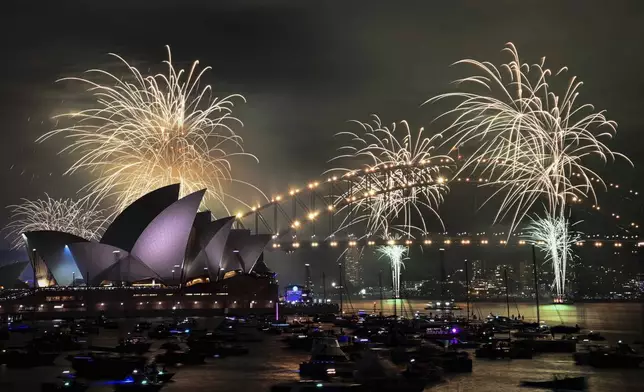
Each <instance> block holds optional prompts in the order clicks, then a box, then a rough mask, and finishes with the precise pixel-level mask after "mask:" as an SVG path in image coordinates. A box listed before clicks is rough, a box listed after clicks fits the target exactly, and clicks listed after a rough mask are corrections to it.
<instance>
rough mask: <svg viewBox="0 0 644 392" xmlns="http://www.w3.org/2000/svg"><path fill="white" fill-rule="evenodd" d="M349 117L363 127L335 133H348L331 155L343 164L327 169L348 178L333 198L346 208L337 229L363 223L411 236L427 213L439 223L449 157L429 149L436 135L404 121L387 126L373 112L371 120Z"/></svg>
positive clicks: (369, 230)
mask: <svg viewBox="0 0 644 392" xmlns="http://www.w3.org/2000/svg"><path fill="white" fill-rule="evenodd" d="M354 122H356V123H357V124H360V126H361V128H362V130H363V132H361V133H360V134H357V133H354V132H340V133H338V134H337V135H338V136H349V137H350V139H351V140H350V144H348V145H345V146H343V147H341V148H340V149H339V151H340V154H339V155H338V156H336V157H335V158H333V159H331V161H338V160H342V161H345V162H346V164H347V166H348V167H339V168H334V169H331V170H329V172H335V173H341V176H340V179H341V180H343V181H344V182H346V183H347V184H348V185H347V186H348V189H347V191H346V192H342V194H340V195H338V198H337V200H336V201H335V204H336V205H339V204H343V207H341V208H340V209H339V210H338V212H340V211H343V210H344V211H345V212H346V217H345V218H344V220H343V222H342V224H341V226H340V229H339V230H344V229H346V228H348V227H350V226H353V225H357V224H364V225H365V226H366V236H372V235H382V236H387V235H389V234H391V233H396V232H397V233H399V234H404V235H407V236H410V237H413V234H412V233H413V232H421V233H423V234H424V233H426V232H427V224H426V221H425V215H427V213H430V214H433V215H434V216H435V217H436V218H437V219H438V221H440V223H441V225H442V220H441V219H440V215H439V213H438V207H439V206H440V204H441V203H442V201H443V197H444V195H445V194H446V193H447V192H448V190H449V188H448V187H447V185H446V184H445V181H444V178H443V177H442V176H441V170H444V169H445V168H447V167H449V166H450V163H451V162H452V160H451V158H450V157H449V156H446V155H435V154H434V149H435V146H434V144H435V142H436V141H437V140H438V139H439V138H440V135H434V136H432V137H427V136H425V134H424V129H423V128H420V130H419V131H417V132H413V131H412V130H411V129H410V127H409V124H408V123H407V122H406V121H401V122H400V123H399V124H400V126H399V127H397V124H396V123H394V124H392V125H391V127H386V126H383V125H382V123H381V121H380V119H379V118H378V117H377V116H374V120H373V122H371V123H363V122H358V121H354ZM356 167H361V169H358V170H356Z"/></svg>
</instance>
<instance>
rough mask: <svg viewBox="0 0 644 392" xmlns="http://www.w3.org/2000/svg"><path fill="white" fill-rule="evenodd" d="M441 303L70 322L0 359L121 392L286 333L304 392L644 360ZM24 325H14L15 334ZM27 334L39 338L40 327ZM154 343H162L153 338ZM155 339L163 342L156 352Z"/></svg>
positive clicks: (556, 330)
mask: <svg viewBox="0 0 644 392" xmlns="http://www.w3.org/2000/svg"><path fill="white" fill-rule="evenodd" d="M442 306H449V307H450V309H449V310H448V311H439V310H438V308H436V307H434V308H432V312H431V313H429V314H420V313H418V312H417V313H415V314H413V315H411V316H410V317H398V316H394V317H382V316H380V315H370V314H365V313H360V314H358V315H350V316H349V315H342V316H337V315H311V316H301V317H296V318H294V319H292V320H290V322H286V320H277V321H276V320H271V319H270V318H257V317H254V318H251V319H245V318H240V317H233V316H229V317H225V318H224V319H222V320H221V323H220V324H219V325H218V326H217V327H216V328H215V329H213V330H205V329H199V328H198V324H197V322H196V321H195V320H194V319H183V320H174V321H172V322H166V323H160V324H157V325H152V324H151V323H149V322H145V321H142V322H139V323H137V324H136V326H135V327H134V329H133V330H132V331H131V332H129V333H127V334H126V335H125V337H124V338H122V339H120V340H119V341H118V343H117V344H116V345H115V346H95V345H91V344H86V343H87V342H86V341H85V340H83V339H85V338H87V337H88V336H89V335H92V334H97V333H99V330H100V328H106V327H107V328H114V325H115V324H116V325H117V328H118V323H117V322H115V321H113V320H108V319H105V318H99V319H98V320H96V321H74V320H68V321H64V322H60V323H58V324H57V325H55V327H54V329H53V330H48V331H42V333H40V335H38V336H34V338H33V339H32V340H31V342H30V343H29V344H27V345H26V346H24V347H20V348H11V347H7V348H4V349H2V350H0V364H6V365H7V366H8V367H34V366H48V365H51V364H52V363H53V362H54V361H55V360H56V359H57V358H58V357H59V356H60V354H61V352H65V351H67V352H72V353H70V354H69V355H67V356H65V357H64V359H66V360H67V361H68V363H69V366H70V369H71V370H70V371H67V372H65V373H64V374H63V375H61V376H60V377H59V378H58V379H57V380H56V381H55V382H53V383H52V382H49V383H45V384H43V385H42V390H43V391H56V390H68V391H69V390H71V391H84V390H85V389H87V388H88V387H89V386H91V385H94V384H96V383H103V384H104V385H110V386H112V388H113V389H114V390H115V391H158V390H160V389H162V388H163V387H164V386H165V385H166V383H168V382H171V381H172V379H173V376H174V374H175V373H174V372H172V371H168V369H167V368H166V367H165V366H170V367H172V366H176V365H184V366H192V365H199V364H203V363H206V362H207V361H212V360H218V359H221V358H226V357H231V356H243V355H248V354H249V349H248V347H246V346H245V345H244V344H245V343H250V342H261V341H262V340H264V339H265V336H266V335H281V336H280V337H279V338H278V339H280V340H281V342H282V343H283V345H284V347H285V348H287V349H290V350H301V351H303V352H309V353H310V357H309V359H308V360H306V361H303V362H302V363H301V364H300V365H299V376H300V378H301V380H302V382H296V383H284V384H279V385H276V386H274V387H273V389H272V390H273V391H276V392H285V391H305V390H310V388H311V386H314V387H315V390H319V391H331V390H333V391H344V390H356V391H376V392H378V391H385V392H388V391H403V392H406V391H410V392H411V391H422V390H423V389H424V388H426V387H427V386H430V385H433V384H436V383H439V382H441V381H442V380H444V378H445V377H446V376H447V375H449V374H454V373H469V372H472V370H473V357H475V358H477V359H479V360H497V359H505V360H530V359H532V358H533V357H534V356H537V355H539V354H540V353H572V356H573V360H574V361H575V363H576V364H578V365H581V366H592V367H597V368H637V367H640V366H641V365H642V363H644V356H643V355H641V354H639V353H637V352H636V351H635V350H634V349H633V348H632V347H631V346H629V345H627V344H625V343H623V342H619V343H618V344H617V345H615V346H609V345H607V344H605V339H604V337H603V336H601V335H600V334H599V333H597V332H593V331H589V332H583V331H582V328H581V327H579V326H574V327H573V326H564V325H558V326H553V327H548V326H546V325H545V324H537V323H528V322H524V321H523V320H519V319H518V318H507V317H502V316H494V315H490V316H488V317H487V318H485V319H482V320H481V319H478V320H467V319H463V318H460V317H456V316H455V315H454V314H453V312H452V311H451V310H452V309H453V306H455V305H453V304H452V303H450V302H447V303H443V304H442ZM24 330H25V329H21V328H14V330H13V331H10V333H14V332H16V333H23V332H24ZM29 330H30V331H31V332H33V333H34V335H35V330H36V328H35V327H31V328H30V329H29ZM146 333H147V336H144V335H145V334H146ZM556 335H560V336H559V337H558V338H557V337H556ZM272 339H275V338H272ZM158 340H161V342H160V344H158V343H155V341H158ZM153 345H154V347H157V348H156V349H155V350H154V351H155V352H154V353H153V354H150V350H151V348H152V347H153ZM82 347H86V351H81V348H82ZM465 350H470V351H465ZM149 354H150V355H149ZM522 386H525V387H538V388H550V389H568V390H583V389H585V386H586V379H585V378H583V377H572V378H570V377H568V378H566V377H563V378H561V377H555V378H554V379H552V380H527V381H524V382H523V383H522ZM580 388H581V389H580Z"/></svg>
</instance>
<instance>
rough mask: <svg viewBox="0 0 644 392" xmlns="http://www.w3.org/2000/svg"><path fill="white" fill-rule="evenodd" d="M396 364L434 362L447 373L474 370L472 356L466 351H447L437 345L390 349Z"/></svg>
mask: <svg viewBox="0 0 644 392" xmlns="http://www.w3.org/2000/svg"><path fill="white" fill-rule="evenodd" d="M390 356H391V359H392V361H393V362H394V363H395V364H406V363H415V364H426V363H428V364H432V365H435V366H439V367H441V368H442V369H443V370H444V371H445V372H446V373H468V372H472V358H470V355H469V354H468V353H467V352H465V351H445V350H443V349H440V348H438V347H436V346H432V345H423V346H420V347H415V348H411V349H408V348H404V347H396V348H394V349H391V350H390Z"/></svg>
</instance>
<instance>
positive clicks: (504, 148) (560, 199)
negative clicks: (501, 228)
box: [428, 43, 630, 231]
mask: <svg viewBox="0 0 644 392" xmlns="http://www.w3.org/2000/svg"><path fill="white" fill-rule="evenodd" d="M505 51H507V52H508V53H510V55H511V56H512V61H510V62H509V63H507V64H503V65H501V66H500V67H496V66H494V65H493V64H491V63H488V62H478V61H475V60H462V61H459V62H458V64H468V65H472V66H474V67H475V69H476V70H477V71H478V74H476V75H474V76H470V77H466V78H463V79H460V80H457V83H458V84H465V85H474V86H477V87H479V88H481V87H482V88H483V89H484V90H485V93H483V94H480V93H477V92H454V93H448V94H443V95H439V96H437V97H435V98H432V99H430V100H429V101H428V102H431V101H436V100H441V99H446V98H450V97H455V98H458V99H460V103H459V104H458V105H457V106H456V107H455V108H453V109H451V110H449V111H448V112H446V113H445V114H444V115H448V114H452V115H456V120H454V121H453V122H452V123H451V124H450V125H449V127H448V129H447V130H446V132H449V133H451V135H450V136H449V137H448V138H447V139H446V142H445V143H449V144H450V145H452V146H454V147H461V146H463V145H467V144H470V143H477V144H478V146H477V147H476V150H475V152H474V153H473V154H472V156H471V157H470V158H469V159H467V161H466V162H465V164H464V165H463V167H462V169H461V170H473V171H478V172H480V173H482V174H485V175H487V176H488V177H490V181H489V182H487V183H485V184H484V185H483V186H494V187H497V188H498V189H497V190H496V191H495V192H494V193H493V195H492V196H491V197H490V198H495V197H499V196H500V197H502V201H501V206H500V208H499V210H498V213H497V215H496V218H495V221H497V222H498V221H499V220H502V219H504V218H506V217H507V216H511V218H512V222H511V230H510V231H513V230H514V229H516V227H517V225H519V224H520V222H521V221H522V220H523V218H524V217H525V215H526V214H527V213H528V212H529V211H530V209H531V208H533V206H535V204H536V203H537V202H538V201H539V200H543V199H545V200H547V203H546V214H547V215H548V216H549V217H550V218H549V219H559V217H563V215H564V211H565V208H566V203H567V201H568V200H570V199H573V198H592V199H595V200H596V193H595V183H594V182H593V180H592V178H593V177H594V178H596V179H597V181H596V183H599V184H601V185H602V186H604V187H605V184H604V182H603V180H602V179H601V177H600V176H599V175H598V174H597V173H595V172H593V171H592V169H590V168H589V167H588V166H587V163H588V161H589V160H591V159H592V158H599V159H600V160H602V161H603V162H606V161H607V160H608V159H609V158H610V159H611V160H614V159H615V157H616V156H619V157H624V158H626V157H625V156H624V155H622V154H619V153H615V152H613V151H611V150H610V148H609V147H608V146H606V144H604V142H603V141H602V140H604V139H609V138H611V137H612V136H613V134H614V133H615V131H616V123H615V122H613V121H609V120H607V119H606V117H605V115H604V112H603V111H600V112H595V111H594V108H593V106H591V105H588V104H582V105H580V104H578V102H577V100H578V96H579V88H580V87H581V85H582V83H581V82H580V81H578V80H577V79H576V78H575V77H573V78H571V79H570V80H569V82H568V85H567V88H566V89H565V91H564V93H563V95H557V94H555V93H554V92H552V91H551V90H550V87H549V84H548V83H549V81H550V78H551V77H553V72H552V71H551V70H550V69H548V68H546V67H545V58H543V59H542V60H541V62H539V63H538V64H534V65H529V64H526V63H521V61H520V59H519V55H518V52H517V50H516V48H515V47H514V45H512V44H511V43H510V44H508V46H507V47H506V49H505ZM566 70H567V69H566V68H562V69H561V70H559V71H558V72H556V73H554V76H557V75H559V74H560V73H562V72H564V71H566ZM626 159H627V160H628V158H626ZM629 162H630V161H629ZM488 201H489V199H488Z"/></svg>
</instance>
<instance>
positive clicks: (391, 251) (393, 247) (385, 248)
mask: <svg viewBox="0 0 644 392" xmlns="http://www.w3.org/2000/svg"><path fill="white" fill-rule="evenodd" d="M397 240H400V236H393V237H391V238H390V239H389V240H388V241H387V245H381V246H378V247H377V248H376V253H377V254H379V255H380V258H383V257H386V258H387V260H389V263H390V264H391V281H392V284H393V290H394V298H400V272H401V268H404V267H405V263H404V261H405V260H407V259H408V258H407V253H408V251H409V249H407V247H405V246H403V245H397V244H396V241H397Z"/></svg>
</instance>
